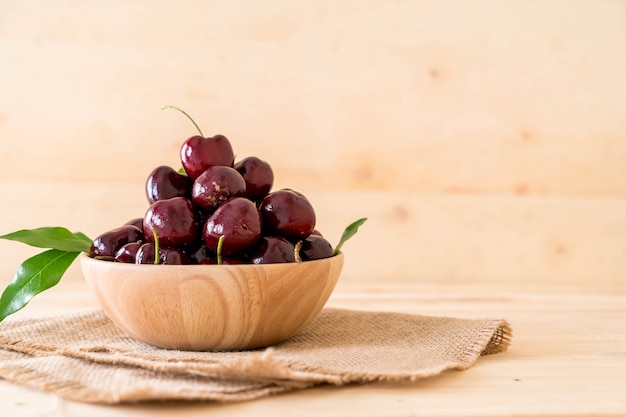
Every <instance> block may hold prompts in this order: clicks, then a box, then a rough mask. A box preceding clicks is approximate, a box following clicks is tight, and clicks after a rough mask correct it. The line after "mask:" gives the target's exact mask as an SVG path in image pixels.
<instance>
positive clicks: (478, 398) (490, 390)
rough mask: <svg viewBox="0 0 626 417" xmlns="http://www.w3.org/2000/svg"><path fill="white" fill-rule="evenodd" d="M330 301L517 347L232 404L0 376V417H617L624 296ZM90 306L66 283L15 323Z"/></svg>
mask: <svg viewBox="0 0 626 417" xmlns="http://www.w3.org/2000/svg"><path fill="white" fill-rule="evenodd" d="M327 305H328V306H334V307H343V308H353V309H366V310H386V311H399V312H406V313H414V314H425V315H448V316H453V317H468V318H479V317H490V318H506V319H507V320H509V322H510V323H511V325H512V327H513V343H512V345H511V347H510V348H509V350H508V351H507V352H506V353H502V354H497V355H493V356H487V357H483V358H481V359H480V360H479V362H478V363H477V364H476V365H475V366H474V367H473V368H470V369H469V370H467V371H450V372H447V373H444V374H443V375H440V376H437V377H434V378H430V379H426V380H421V381H418V382H415V383H373V384H369V385H352V386H347V387H332V386H320V387H317V388H313V389H308V390H303V391H296V392H292V393H288V394H282V395H278V396H272V397H266V398H262V399H259V400H254V401H250V402H244V403H237V404H216V403H149V404H136V405H121V406H100V405H91V404H83V403H77V402H72V401H66V400H62V399H59V398H58V397H56V396H54V395H52V394H47V393H42V392H38V391H34V390H31V389H29V388H26V387H22V386H19V385H16V384H13V383H10V382H7V381H4V380H0V404H2V409H1V412H0V414H1V415H3V416H5V415H6V416H13V417H18V416H23V417H31V416H32V417H34V416H47V417H52V416H87V415H88V416H96V417H97V416H121V415H124V416H148V415H149V416H161V415H176V416H179V417H182V416H200V415H207V413H211V415H220V416H221V415H224V416H240V415H241V416H243V415H246V416H248V415H285V416H313V415H324V416H331V415H332V416H418V415H427V416H470V415H472V416H473V415H475V416H539V415H541V416H546V415H547V416H565V415H567V416H591V415H593V416H623V415H626V294H625V293H621V292H618V293H603V292H595V293H590V292H589V291H588V290H586V291H585V292H583V291H576V290H567V291H563V290H559V291H557V290H549V289H545V288H544V289H542V290H541V291H540V292H539V291H536V290H533V289H532V288H519V287H510V288H505V287H494V286H486V285H480V286H467V287H459V286H458V285H457V286H455V287H454V288H447V287H445V286H443V285H441V284H437V285H435V284H427V285H412V284H394V285H387V286H385V285H381V284H376V285H369V286H363V285H356V284H354V283H348V284H342V283H341V282H340V283H339V285H338V287H337V289H336V290H335V292H334V293H333V295H332V296H331V299H330V300H329V302H328V304H327ZM92 308H96V306H95V303H94V299H93V298H92V296H91V294H90V293H89V291H88V289H87V287H86V285H85V284H84V282H82V281H81V280H78V279H69V280H67V281H65V282H63V281H62V282H61V283H60V284H59V285H58V286H57V287H56V288H54V289H53V290H52V291H50V292H48V293H46V294H44V295H41V296H40V297H39V298H37V299H34V300H33V301H32V302H31V304H30V305H29V306H28V307H27V308H26V309H24V310H22V311H20V312H19V313H18V314H17V316H21V317H27V316H30V317H34V316H48V315H57V314H63V313H69V312H77V311H83V310H86V309H92Z"/></svg>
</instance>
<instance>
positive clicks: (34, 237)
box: [0, 227, 91, 252]
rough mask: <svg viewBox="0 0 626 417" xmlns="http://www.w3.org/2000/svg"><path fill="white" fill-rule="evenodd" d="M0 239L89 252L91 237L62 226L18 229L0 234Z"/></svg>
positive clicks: (63, 249) (36, 245) (41, 246)
mask: <svg viewBox="0 0 626 417" xmlns="http://www.w3.org/2000/svg"><path fill="white" fill-rule="evenodd" d="M0 239H6V240H15V241H18V242H22V243H26V244H27V245H30V246H35V247H37V248H50V249H58V250H61V251H66V252H89V249H90V248H91V239H89V238H88V237H87V236H86V235H85V234H83V233H80V232H78V233H72V232H70V231H69V230H67V229H66V228H64V227H41V228H39V229H30V230H18V231H17V232H13V233H9V234H7V235H4V236H0Z"/></svg>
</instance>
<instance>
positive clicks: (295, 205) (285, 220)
mask: <svg viewBox="0 0 626 417" xmlns="http://www.w3.org/2000/svg"><path fill="white" fill-rule="evenodd" d="M259 211H260V212H261V216H262V218H263V225H264V227H266V228H267V230H268V231H269V232H270V234H271V233H274V234H278V235H280V236H284V237H286V238H288V239H304V238H306V237H307V236H309V235H310V234H311V233H312V232H313V230H314V229H315V211H314V210H313V206H312V205H311V203H310V202H309V200H308V199H307V198H306V197H305V196H304V195H303V194H301V193H299V192H297V191H294V190H290V189H282V190H279V191H274V192H272V193H269V194H268V195H266V196H265V197H264V198H263V200H261V204H260V206H259Z"/></svg>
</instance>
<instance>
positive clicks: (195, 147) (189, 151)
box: [180, 135, 235, 180]
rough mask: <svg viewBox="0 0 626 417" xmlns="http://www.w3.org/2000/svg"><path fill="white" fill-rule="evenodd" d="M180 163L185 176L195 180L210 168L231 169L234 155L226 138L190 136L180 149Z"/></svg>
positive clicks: (221, 136) (219, 136) (218, 136)
mask: <svg viewBox="0 0 626 417" xmlns="http://www.w3.org/2000/svg"><path fill="white" fill-rule="evenodd" d="M180 161H181V163H182V164H183V168H184V169H185V172H186V173H187V175H189V177H190V178H191V179H193V180H195V179H196V178H198V177H199V176H200V175H201V174H202V173H203V172H204V171H205V170H206V169H207V168H208V167H210V166H214V165H222V166H229V167H232V166H233V163H234V161H235V154H234V153H233V147H232V146H231V144H230V142H229V140H228V139H227V138H226V136H223V135H215V136H213V137H209V138H205V137H202V136H192V137H190V138H189V139H187V140H186V141H184V142H183V145H182V147H181V148H180Z"/></svg>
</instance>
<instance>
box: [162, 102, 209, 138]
mask: <svg viewBox="0 0 626 417" xmlns="http://www.w3.org/2000/svg"><path fill="white" fill-rule="evenodd" d="M165 109H174V110H178V111H179V112H181V113H182V114H184V115H185V116H187V118H188V119H189V120H191V123H193V125H194V126H195V127H196V129H198V133H200V136H204V135H203V134H202V130H200V127H198V125H197V124H196V122H195V121H194V120H193V119H192V118H191V116H190V115H188V114H187V112H185V111H184V110H183V109H181V108H179V107H176V106H172V105H169V104H166V105H164V106H161V110H165Z"/></svg>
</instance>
